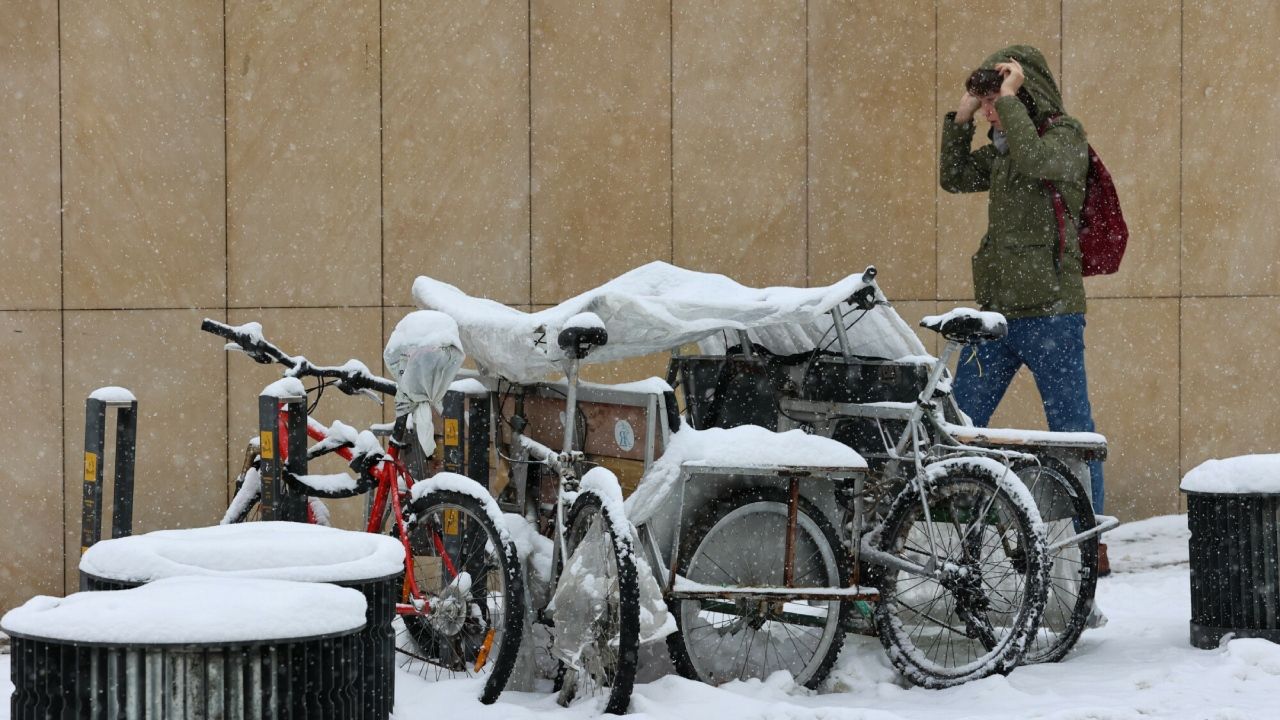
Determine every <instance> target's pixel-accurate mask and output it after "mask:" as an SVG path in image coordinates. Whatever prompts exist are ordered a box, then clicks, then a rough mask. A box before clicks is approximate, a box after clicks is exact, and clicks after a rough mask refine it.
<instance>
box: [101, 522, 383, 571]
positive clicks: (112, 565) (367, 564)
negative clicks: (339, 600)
mask: <svg viewBox="0 0 1280 720" xmlns="http://www.w3.org/2000/svg"><path fill="white" fill-rule="evenodd" d="M403 569H404V547H403V546H402V545H401V544H400V542H399V541H398V540H396V539H395V538H392V537H389V536H384V535H374V534H372V533H365V532H355V531H350V530H339V529H337V528H329V527H320V526H317V525H308V524H305V523H291V522H254V523H240V524H236V525H217V526H214V527H207V528H193V529H190V530H157V531H155V532H150V533H147V534H145V535H134V536H132V537H124V538H116V539H114V540H104V541H102V542H100V543H98V544H97V545H94V546H93V547H91V548H89V550H88V551H87V552H86V553H85V554H84V557H82V558H80V570H82V571H83V572H86V573H89V574H90V575H93V576H95V577H99V578H104V579H110V580H121V581H124V582H151V581H153V580H159V579H162V578H168V577H176V576H181V575H203V576H215V577H223V578H227V577H241V578H271V579H275V580H296V581H302V582H349V581H355V580H371V579H375V578H384V577H387V576H388V575H394V574H396V573H398V572H401V571H402V570H403Z"/></svg>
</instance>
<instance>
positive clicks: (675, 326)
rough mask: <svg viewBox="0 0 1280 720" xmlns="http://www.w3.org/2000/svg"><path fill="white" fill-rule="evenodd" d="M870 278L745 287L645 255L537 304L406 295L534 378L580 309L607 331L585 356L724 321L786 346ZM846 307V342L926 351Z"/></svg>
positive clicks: (496, 364) (477, 350)
mask: <svg viewBox="0 0 1280 720" xmlns="http://www.w3.org/2000/svg"><path fill="white" fill-rule="evenodd" d="M868 285H869V283H867V282H864V281H863V280H862V274H861V273H858V274H856V275H850V276H848V277H846V278H844V279H843V280H841V281H839V282H837V283H834V284H832V285H827V286H823V287H814V288H796V287H769V288H751V287H746V286H744V285H740V284H738V283H737V282H734V281H733V280H731V279H729V278H728V277H726V276H724V275H717V274H714V273H702V272H695V271H692V270H686V269H684V268H679V267H676V266H674V265H670V264H667V263H664V262H653V263H649V264H648V265H643V266H641V267H638V268H635V269H634V270H631V271H630V272H627V273H624V274H623V275H621V276H619V277H617V278H614V279H613V280H610V281H609V282H607V283H605V284H603V285H601V286H600V287H597V288H595V289H593V290H589V291H587V292H585V293H583V294H581V295H578V296H577V297H574V298H570V299H569V300H566V301H564V302H562V303H560V304H559V305H556V306H555V307H552V308H548V309H546V310H542V311H539V312H535V313H525V312H521V311H519V310H516V309H514V308H509V307H507V306H506V305H503V304H501V303H497V302H494V301H492V300H487V299H484V298H474V297H470V296H468V295H467V294H466V293H464V292H462V291H461V290H459V289H458V288H456V287H454V286H452V285H449V284H447V283H443V282H440V281H438V280H433V279H431V278H429V277H419V278H418V279H417V280H416V281H415V282H414V284H413V297H414V301H415V302H416V303H417V305H418V307H422V308H428V309H432V310H439V311H442V312H445V313H447V314H448V315H450V316H451V317H453V318H454V319H455V320H457V321H458V329H459V332H460V334H461V337H462V344H463V347H464V348H465V349H466V351H467V353H468V354H469V355H470V356H471V357H472V358H473V359H474V360H475V361H476V364H477V365H478V366H479V367H480V369H481V370H482V371H483V372H486V373H488V374H492V375H498V376H501V377H504V378H506V379H508V380H512V381H515V382H536V381H539V380H541V379H543V378H544V377H546V376H547V375H551V374H555V373H558V372H559V371H560V362H561V361H562V360H563V359H564V356H563V353H561V351H560V348H559V346H558V345H557V343H556V342H555V338H556V336H558V335H559V333H560V331H561V330H562V329H563V328H564V327H565V326H566V325H567V324H568V323H569V321H570V319H571V318H573V317H574V316H575V315H578V314H579V313H583V312H592V313H595V314H596V315H597V316H599V318H600V321H601V322H602V323H603V325H604V327H605V329H606V330H607V331H608V333H609V343H608V344H607V345H605V346H604V347H601V348H597V349H596V350H594V351H593V352H592V354H591V355H590V356H589V357H588V358H587V359H586V362H588V363H601V362H610V361H613V360H619V359H622V358H628V357H637V356H640V355H648V354H650V353H654V352H659V351H663V350H669V349H671V348H676V347H680V346H681V345H684V344H687V343H692V342H697V341H700V340H709V341H711V342H715V341H714V339H712V338H711V336H713V335H715V334H716V333H719V332H721V331H723V330H748V331H749V332H750V334H751V337H752V339H753V340H754V341H756V342H760V343H762V344H763V345H765V346H766V347H768V348H769V349H770V350H773V351H774V352H778V353H781V354H791V353H795V352H801V351H804V350H811V349H813V348H814V347H815V345H816V344H817V343H818V342H819V341H823V342H825V341H830V340H831V339H832V338H833V337H834V335H832V334H831V333H830V332H829V330H830V328H831V321H830V318H829V317H827V316H826V315H825V313H827V311H829V310H830V309H831V308H833V307H836V306H839V305H841V304H842V303H844V302H845V301H847V300H848V299H849V298H850V297H851V296H852V295H853V294H854V293H855V292H857V291H858V290H860V289H862V288H865V287H867V286H868ZM846 312H848V313H851V314H852V317H853V318H858V322H856V323H854V324H853V325H852V327H851V328H850V331H849V333H850V339H851V340H852V342H853V344H854V346H855V348H854V352H856V353H859V354H863V355H875V356H878V357H889V358H896V357H900V356H903V355H924V354H926V352H925V349H924V346H923V345H921V344H920V341H919V340H918V339H917V338H916V336H915V334H914V333H913V332H912V331H911V328H909V327H907V326H906V324H905V323H903V322H902V319H901V318H899V317H898V316H897V314H896V313H894V312H893V310H892V309H891V308H888V307H887V306H880V307H877V308H876V309H875V310H874V311H871V312H868V313H866V314H865V315H863V314H862V311H860V310H851V309H849V308H848V307H847V306H846ZM824 338H825V340H824ZM730 344H736V339H735V340H734V341H733V342H731V343H730ZM703 351H704V352H708V353H711V352H714V350H712V349H709V348H703Z"/></svg>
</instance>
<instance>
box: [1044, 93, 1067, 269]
mask: <svg viewBox="0 0 1280 720" xmlns="http://www.w3.org/2000/svg"><path fill="white" fill-rule="evenodd" d="M1060 117H1062V116H1061V115H1050V116H1048V117H1047V118H1045V120H1044V124H1043V125H1040V126H1039V127H1037V128H1036V133H1037V134H1039V135H1040V136H1042V137H1043V136H1044V134H1045V131H1047V130H1048V129H1049V128H1050V127H1052V126H1053V124H1054V123H1055V122H1057V121H1058V118H1060ZM1040 182H1042V183H1044V186H1045V188H1046V189H1047V190H1048V191H1049V196H1050V197H1051V198H1052V199H1053V217H1054V219H1055V220H1057V222H1058V254H1057V255H1056V256H1054V258H1053V266H1054V269H1055V270H1057V271H1058V272H1062V255H1063V253H1065V252H1066V250H1067V218H1068V217H1070V215H1071V211H1070V210H1068V209H1067V203H1066V201H1065V200H1063V199H1062V193H1060V192H1058V186H1057V185H1054V184H1053V183H1052V182H1051V181H1049V180H1041V181H1040ZM1072 223H1073V224H1074V223H1075V220H1072Z"/></svg>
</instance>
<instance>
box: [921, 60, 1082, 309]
mask: <svg viewBox="0 0 1280 720" xmlns="http://www.w3.org/2000/svg"><path fill="white" fill-rule="evenodd" d="M1009 58H1013V59H1015V60H1017V61H1018V62H1019V63H1020V64H1021V65H1022V70H1023V74H1024V75H1025V77H1026V79H1025V81H1024V83H1023V87H1024V88H1026V90H1027V92H1028V93H1030V95H1031V97H1032V99H1033V100H1034V101H1035V106H1036V108H1035V114H1036V116H1035V117H1031V116H1030V115H1029V113H1028V111H1027V107H1026V106H1025V105H1023V103H1022V102H1021V101H1020V100H1019V99H1018V98H1017V97H1002V98H1000V99H998V100H997V101H996V103H995V109H996V112H997V113H998V114H999V115H1000V124H1001V126H1002V127H1003V128H1004V135H1005V140H1006V144H1007V148H1006V150H1005V151H1003V152H1002V151H1001V150H999V149H998V148H997V147H996V144H995V143H994V142H993V143H989V144H987V145H984V146H982V147H980V148H978V149H977V150H972V151H971V150H970V148H971V147H972V143H973V132H974V123H973V122H972V121H971V122H968V123H965V124H963V125H960V124H957V123H956V122H955V113H954V112H952V113H948V114H947V117H946V119H945V120H944V122H943V127H942V146H941V158H940V162H939V181H940V183H941V185H942V189H943V190H946V191H947V192H950V193H969V192H983V191H986V192H987V193H988V194H989V195H988V204H987V233H986V235H985V236H983V238H982V243H981V245H980V246H979V247H978V252H977V253H976V254H975V255H974V256H973V287H974V297H975V299H976V300H977V302H978V304H979V305H981V306H982V308H983V309H984V310H993V311H996V312H999V313H1002V314H1004V315H1005V316H1006V317H1008V318H1023V317H1038V316H1045V315H1067V314H1073V313H1083V312H1084V311H1085V298H1084V280H1083V276H1082V275H1081V272H1080V263H1081V259H1080V245H1079V242H1078V241H1077V238H1076V227H1075V223H1074V222H1072V218H1078V217H1080V210H1081V206H1082V205H1083V204H1084V183H1085V174H1086V173H1087V172H1088V166H1089V156H1088V142H1087V141H1086V140H1085V134H1084V128H1083V126H1081V125H1080V123H1079V121H1077V120H1076V119H1075V118H1072V117H1069V116H1067V115H1066V114H1064V113H1063V110H1062V95H1061V93H1059V91H1058V86H1057V84H1056V83H1055V82H1054V80H1053V75H1052V74H1051V73H1050V71H1049V65H1048V63H1047V62H1046V61H1045V59H1044V56H1043V55H1041V54H1040V51H1039V50H1036V49H1035V48H1033V47H1030V46H1027V45H1014V46H1012V47H1007V48H1005V49H1003V50H1001V51H999V52H997V53H995V54H994V55H992V56H991V57H989V58H987V60H986V62H984V63H983V64H982V67H984V68H993V67H994V66H995V64H996V63H999V62H1007V61H1008V59H1009ZM1051 117H1056V118H1057V119H1056V120H1054V121H1053V123H1052V124H1051V125H1048V127H1047V129H1046V130H1045V132H1044V135H1043V136H1041V135H1040V134H1039V133H1038V132H1037V128H1040V127H1044V126H1045V125H1046V123H1048V122H1049V120H1050V118H1051ZM1045 180H1048V181H1050V182H1052V183H1053V184H1054V185H1055V186H1056V187H1057V188H1058V191H1059V192H1060V193H1061V194H1062V197H1063V199H1064V200H1065V202H1066V206H1067V210H1068V212H1069V213H1070V215H1069V217H1068V218H1066V219H1065V226H1066V246H1065V248H1064V250H1063V252H1062V254H1061V257H1059V252H1058V244H1059V238H1058V222H1057V218H1056V217H1055V215H1054V211H1053V196H1052V194H1051V192H1050V191H1049V189H1048V188H1046V187H1045V184H1044V181H1045Z"/></svg>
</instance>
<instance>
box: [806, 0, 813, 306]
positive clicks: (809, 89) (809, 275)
mask: <svg viewBox="0 0 1280 720" xmlns="http://www.w3.org/2000/svg"><path fill="white" fill-rule="evenodd" d="M810 22H811V20H810V17H809V0H805V3H804V284H805V286H806V287H811V286H812V285H813V268H812V261H811V257H812V254H813V235H812V234H811V232H812V231H811V227H810V216H811V215H812V213H813V205H812V203H811V202H810V197H809V196H810V193H811V192H812V186H813V174H812V173H813V162H812V160H813V141H812V132H813V86H812V83H810V81H809V74H810V73H811V72H813V58H812V57H811V55H810V53H812V51H813V47H812V45H811V44H810V37H809V32H810Z"/></svg>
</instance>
